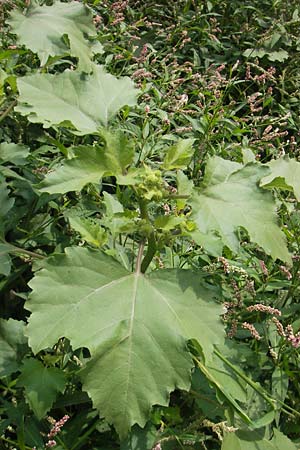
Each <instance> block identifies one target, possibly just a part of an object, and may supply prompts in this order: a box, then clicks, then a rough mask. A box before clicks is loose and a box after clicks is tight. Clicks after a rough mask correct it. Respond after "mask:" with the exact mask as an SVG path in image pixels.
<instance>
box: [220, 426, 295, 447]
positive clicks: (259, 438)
mask: <svg viewBox="0 0 300 450" xmlns="http://www.w3.org/2000/svg"><path fill="white" fill-rule="evenodd" d="M273 431H274V436H273V438H272V439H271V440H268V439H266V438H265V437H264V434H263V433H262V432H261V430H260V431H253V430H249V431H237V432H236V433H226V434H225V437H224V440H223V442H222V449H221V450H283V449H284V450H297V447H296V446H295V444H293V442H292V441H291V440H290V439H289V438H288V437H287V436H285V435H284V434H283V433H281V432H280V431H279V430H277V429H276V428H275V429H274V430H273Z"/></svg>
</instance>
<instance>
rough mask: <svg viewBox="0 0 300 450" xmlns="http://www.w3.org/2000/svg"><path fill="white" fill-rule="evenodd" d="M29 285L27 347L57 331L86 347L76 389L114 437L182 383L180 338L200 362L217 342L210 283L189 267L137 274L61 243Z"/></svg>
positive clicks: (186, 379) (184, 355)
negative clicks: (194, 342) (193, 344)
mask: <svg viewBox="0 0 300 450" xmlns="http://www.w3.org/2000/svg"><path fill="white" fill-rule="evenodd" d="M82 280H84V283H83V282H82ZM45 285H46V286H47V289H45ZM30 286H31V288H32V289H33V292H32V294H31V297H30V301H29V302H28V303H27V306H26V307H27V308H28V309H30V311H31V312H32V315H31V317H30V321H29V326H28V334H29V336H30V345H31V347H32V349H33V351H34V352H38V351H39V350H41V349H43V348H47V347H49V346H52V345H54V344H55V343H56V342H57V340H58V339H59V338H60V337H62V336H65V337H67V338H68V339H69V340H70V342H71V344H72V346H73V349H76V348H79V347H87V348H88V349H89V351H90V353H91V360H90V362H89V363H88V364H87V367H86V369H85V370H84V371H83V372H82V375H81V378H82V381H83V388H84V390H86V391H87V392H88V393H89V395H90V397H91V398H92V400H93V403H94V406H95V407H96V408H97V409H98V410H99V411H101V414H102V415H104V416H105V417H106V419H107V420H108V421H109V422H111V423H113V424H114V425H115V427H116V429H117V431H118V433H119V434H120V435H121V437H122V438H124V437H125V436H126V434H127V433H128V431H129V429H130V428H131V426H132V425H133V424H135V423H138V424H139V425H140V426H141V427H143V426H144V425H145V423H146V421H147V418H148V414H149V412H150V408H151V406H152V405H153V404H161V405H167V404H168V400H169V393H170V392H171V391H173V390H174V389H175V388H179V389H188V388H189V386H190V371H191V368H192V366H193V363H192V359H191V357H190V355H189V353H188V351H187V348H186V340H187V339H190V338H195V339H198V340H199V342H200V344H201V347H202V349H203V353H204V355H205V357H206V358H207V359H209V358H210V356H211V354H212V351H213V345H214V343H216V342H218V341H222V340H223V327H222V325H221V322H220V321H219V320H218V315H219V313H220V312H221V311H220V307H219V306H218V305H216V304H215V303H214V302H213V300H212V297H213V294H212V291H211V288H209V287H208V286H206V285H201V284H200V280H199V275H197V276H196V275H194V274H193V273H191V272H190V271H186V270H161V271H158V272H153V273H151V274H150V275H149V276H145V275H143V274H140V273H130V272H128V271H127V270H126V269H124V268H123V267H122V266H121V265H120V264H119V263H118V262H116V261H115V260H113V259H112V258H110V257H109V256H107V255H105V254H103V253H101V252H99V251H92V250H89V249H86V248H69V249H67V250H66V254H64V255H57V256H54V257H52V258H49V260H48V261H47V262H46V263H45V268H44V269H42V270H41V271H39V272H37V274H36V275H35V277H34V279H33V280H32V281H31V282H30Z"/></svg>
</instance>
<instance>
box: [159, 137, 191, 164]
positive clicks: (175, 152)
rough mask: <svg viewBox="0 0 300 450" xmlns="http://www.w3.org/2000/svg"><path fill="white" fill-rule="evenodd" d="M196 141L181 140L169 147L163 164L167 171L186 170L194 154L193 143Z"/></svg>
mask: <svg viewBox="0 0 300 450" xmlns="http://www.w3.org/2000/svg"><path fill="white" fill-rule="evenodd" d="M194 141H195V139H181V140H180V141H178V142H176V144H174V145H172V146H171V147H169V149H168V151H167V154H166V156H165V159H164V162H163V168H164V169H166V170H172V169H185V168H186V167H187V166H188V164H189V163H190V161H191V158H192V156H193V154H194V149H193V143H194Z"/></svg>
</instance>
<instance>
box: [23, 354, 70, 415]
mask: <svg viewBox="0 0 300 450" xmlns="http://www.w3.org/2000/svg"><path fill="white" fill-rule="evenodd" d="M18 385H19V386H23V387H24V388H25V396H26V399H27V402H28V403H29V406H30V408H31V409H32V411H33V412H34V414H35V415H36V417H37V418H38V419H42V418H43V417H44V416H45V415H46V413H47V412H48V411H49V409H50V408H51V406H52V404H53V402H54V401H55V399H56V396H57V394H58V393H59V392H63V390H64V389H65V385H66V380H65V374H64V372H63V371H62V370H60V369H58V368H57V367H49V368H48V367H45V366H44V365H43V364H42V363H41V362H40V361H38V360H37V359H34V358H29V359H25V361H24V363H23V366H22V369H21V375H20V377H19V379H18Z"/></svg>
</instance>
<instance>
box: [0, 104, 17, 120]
mask: <svg viewBox="0 0 300 450" xmlns="http://www.w3.org/2000/svg"><path fill="white" fill-rule="evenodd" d="M16 104H17V100H14V101H13V102H12V103H11V104H10V105H9V106H8V107H7V108H6V110H5V111H3V113H2V114H1V115H0V122H2V120H4V119H5V117H6V116H8V114H9V113H10V112H11V110H12V109H13V108H14V107H15V106H16Z"/></svg>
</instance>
